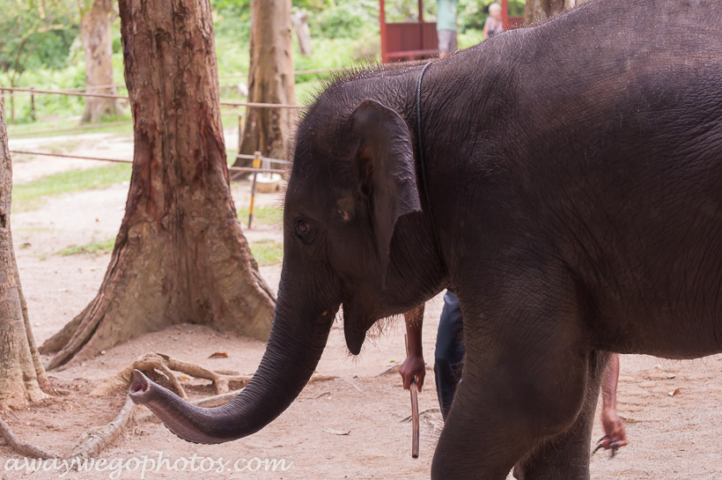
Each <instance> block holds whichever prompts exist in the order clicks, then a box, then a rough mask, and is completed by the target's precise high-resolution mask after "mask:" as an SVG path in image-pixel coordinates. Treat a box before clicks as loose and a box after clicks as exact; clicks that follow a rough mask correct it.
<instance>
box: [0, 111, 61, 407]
mask: <svg viewBox="0 0 722 480" xmlns="http://www.w3.org/2000/svg"><path fill="white" fill-rule="evenodd" d="M12 188H13V179H12V164H11V163H10V152H9V150H8V139H7V129H6V126H5V115H4V113H3V108H2V105H0V410H5V409H8V408H22V407H25V406H26V405H27V404H28V401H31V402H35V401H38V400H40V399H42V398H45V397H46V396H47V395H46V393H45V392H43V390H45V391H46V392H51V391H52V390H51V389H50V386H49V384H48V379H47V377H46V376H45V370H44V369H43V365H42V363H40V357H39V355H38V349H37V348H36V346H35V340H34V338H33V332H32V331H31V329H30V321H29V319H28V309H27V306H26V304H25V297H23V291H22V288H21V287H20V276H19V275H18V266H17V262H16V261H15V249H14V247H13V238H12V233H11V230H10V203H11V192H12Z"/></svg>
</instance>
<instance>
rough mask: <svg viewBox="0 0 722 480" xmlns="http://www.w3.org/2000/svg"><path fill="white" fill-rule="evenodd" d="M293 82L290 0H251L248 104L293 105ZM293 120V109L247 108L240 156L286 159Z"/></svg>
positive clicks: (243, 162)
mask: <svg viewBox="0 0 722 480" xmlns="http://www.w3.org/2000/svg"><path fill="white" fill-rule="evenodd" d="M295 82H296V79H295V77H294V75H293V37H292V30H291V0H251V65H250V71H249V74H248V101H249V102H262V103H284V104H295V103H296V90H295ZM296 118H297V113H296V110H295V109H288V108H285V109H281V108H278V109H276V108H250V107H249V108H248V109H247V110H246V123H245V127H244V130H243V146H242V148H241V153H244V154H247V155H253V152H256V151H259V152H261V154H262V155H263V156H265V157H270V158H280V159H286V158H287V156H288V153H289V137H290V136H291V133H292V129H293V128H294V126H295V122H296ZM234 165H235V166H242V167H247V166H250V165H251V161H250V160H240V159H239V160H238V161H236V163H235V164H234ZM274 167H278V165H276V166H274Z"/></svg>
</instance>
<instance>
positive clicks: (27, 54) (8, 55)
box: [0, 0, 80, 79]
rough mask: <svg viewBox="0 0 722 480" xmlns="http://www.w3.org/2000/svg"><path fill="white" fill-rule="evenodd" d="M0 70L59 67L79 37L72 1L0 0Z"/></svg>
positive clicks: (75, 11) (16, 71) (76, 11)
mask: <svg viewBox="0 0 722 480" xmlns="http://www.w3.org/2000/svg"><path fill="white" fill-rule="evenodd" d="M0 11H1V12H2V15H0V71H3V72H5V73H8V72H9V71H10V70H12V71H13V73H14V75H13V79H14V77H16V76H18V75H19V74H21V73H22V72H23V71H25V70H27V69H32V68H41V67H47V68H62V67H63V66H64V65H65V63H64V62H65V61H66V59H67V57H68V51H69V50H70V46H71V45H72V43H73V39H74V38H75V37H76V36H77V35H78V23H79V22H80V18H79V15H78V8H77V4H76V3H75V1H74V0H44V1H39V0H30V1H26V0H0Z"/></svg>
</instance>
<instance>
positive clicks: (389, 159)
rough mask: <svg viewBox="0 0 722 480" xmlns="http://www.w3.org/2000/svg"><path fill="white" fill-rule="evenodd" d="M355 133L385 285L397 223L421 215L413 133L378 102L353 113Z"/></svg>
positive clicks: (358, 159)
mask: <svg viewBox="0 0 722 480" xmlns="http://www.w3.org/2000/svg"><path fill="white" fill-rule="evenodd" d="M352 120H353V131H354V135H355V136H356V138H357V139H358V140H359V150H358V152H357V154H356V156H357V158H356V161H357V162H358V167H359V171H360V172H361V175H360V177H361V182H362V183H363V185H362V189H363V191H364V192H366V194H367V195H368V196H369V200H370V205H371V209H372V215H373V220H372V221H373V229H374V236H375V240H376V252H377V254H378V256H379V262H380V268H381V283H382V286H385V284H386V273H387V269H388V265H389V254H390V250H391V239H392V237H393V235H394V227H395V226H396V220H398V218H399V217H401V216H402V215H406V214H407V213H413V212H420V211H421V202H420V201H419V192H418V189H417V188H416V168H415V165H414V151H413V147H412V143H411V134H410V133H409V127H408V125H406V122H405V121H404V119H403V118H401V116H400V115H399V114H398V113H396V112H395V111H394V110H392V109H390V108H388V107H386V106H384V105H382V104H381V103H379V102H377V101H375V100H365V101H364V102H363V103H361V105H359V106H358V107H357V108H356V110H355V111H354V112H353V116H352Z"/></svg>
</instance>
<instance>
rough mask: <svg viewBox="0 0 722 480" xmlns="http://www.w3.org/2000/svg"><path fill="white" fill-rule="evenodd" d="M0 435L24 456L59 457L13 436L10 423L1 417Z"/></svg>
mask: <svg viewBox="0 0 722 480" xmlns="http://www.w3.org/2000/svg"><path fill="white" fill-rule="evenodd" d="M0 437H2V438H3V439H4V440H5V442H6V443H7V444H8V446H9V447H11V448H12V449H13V450H15V451H16V452H18V453H19V454H20V455H23V456H25V457H31V458H43V459H45V458H59V456H58V455H55V454H54V453H50V452H48V451H46V450H43V449H42V448H39V447H36V446H34V445H30V444H29V443H23V442H21V441H20V440H18V437H16V436H15V434H14V433H13V431H12V430H10V425H8V424H7V423H5V422H4V421H3V419H2V418H0Z"/></svg>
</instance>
